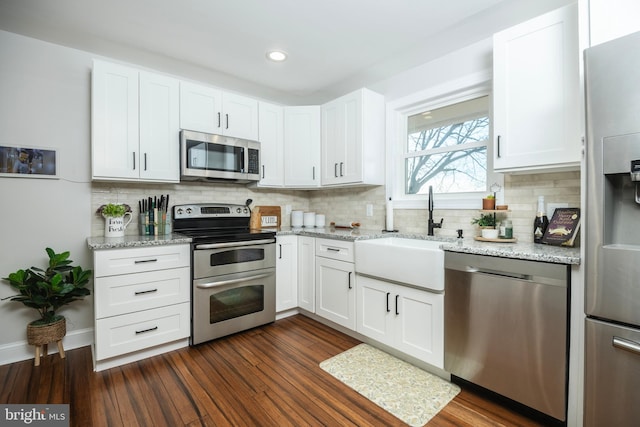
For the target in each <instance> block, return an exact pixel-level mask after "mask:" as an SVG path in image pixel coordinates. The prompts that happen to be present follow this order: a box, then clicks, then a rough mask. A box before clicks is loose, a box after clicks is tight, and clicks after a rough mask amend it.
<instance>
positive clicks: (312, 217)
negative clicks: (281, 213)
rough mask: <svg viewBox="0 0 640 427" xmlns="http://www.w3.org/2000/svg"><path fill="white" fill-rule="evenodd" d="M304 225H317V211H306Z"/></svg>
mask: <svg viewBox="0 0 640 427" xmlns="http://www.w3.org/2000/svg"><path fill="white" fill-rule="evenodd" d="M302 225H303V226H304V227H315V226H316V213H315V212H305V213H304V219H303V224H302Z"/></svg>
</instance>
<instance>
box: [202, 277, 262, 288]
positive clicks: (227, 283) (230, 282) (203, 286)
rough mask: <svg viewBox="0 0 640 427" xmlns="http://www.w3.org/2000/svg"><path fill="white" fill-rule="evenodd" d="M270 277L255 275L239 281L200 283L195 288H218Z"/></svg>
mask: <svg viewBox="0 0 640 427" xmlns="http://www.w3.org/2000/svg"><path fill="white" fill-rule="evenodd" d="M271 275H273V273H264V274H256V275H255V276H249V277H241V278H240V279H230V280H221V281H219V282H209V283H202V284H198V285H196V288H199V289H211V288H217V287H218V286H224V285H233V284H235V283H242V282H248V281H250V280H257V279H263V278H265V277H269V276H271Z"/></svg>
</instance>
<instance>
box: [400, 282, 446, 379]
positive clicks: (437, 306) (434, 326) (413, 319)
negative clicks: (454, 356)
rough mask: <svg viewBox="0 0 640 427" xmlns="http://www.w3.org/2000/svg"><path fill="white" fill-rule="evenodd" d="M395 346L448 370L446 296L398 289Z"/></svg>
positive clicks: (403, 288) (407, 288)
mask: <svg viewBox="0 0 640 427" xmlns="http://www.w3.org/2000/svg"><path fill="white" fill-rule="evenodd" d="M395 292H396V293H395V295H394V296H393V298H394V302H393V310H394V315H395V332H394V336H395V345H394V347H395V348H396V349H398V350H400V351H402V352H404V353H406V354H409V355H411V356H414V357H417V358H418V359H420V360H423V361H425V362H427V363H429V364H431V365H433V366H437V367H438V368H442V369H444V294H436V293H432V292H426V291H421V290H418V289H414V288H409V287H404V286H396V291H395Z"/></svg>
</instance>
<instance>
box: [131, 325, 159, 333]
mask: <svg viewBox="0 0 640 427" xmlns="http://www.w3.org/2000/svg"><path fill="white" fill-rule="evenodd" d="M156 329H158V327H157V326H154V327H153V328H149V329H143V330H141V331H136V335H138V334H144V333H146V332H151V331H155V330H156Z"/></svg>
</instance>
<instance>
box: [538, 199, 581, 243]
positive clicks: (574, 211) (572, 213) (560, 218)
mask: <svg viewBox="0 0 640 427" xmlns="http://www.w3.org/2000/svg"><path fill="white" fill-rule="evenodd" d="M579 230H580V208H556V210H555V211H554V212H553V216H552V217H551V221H549V226H548V227H547V230H546V231H545V232H544V236H542V243H546V244H548V245H557V246H571V247H573V246H574V245H575V243H576V237H577V236H578V235H579V234H578V232H579Z"/></svg>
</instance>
